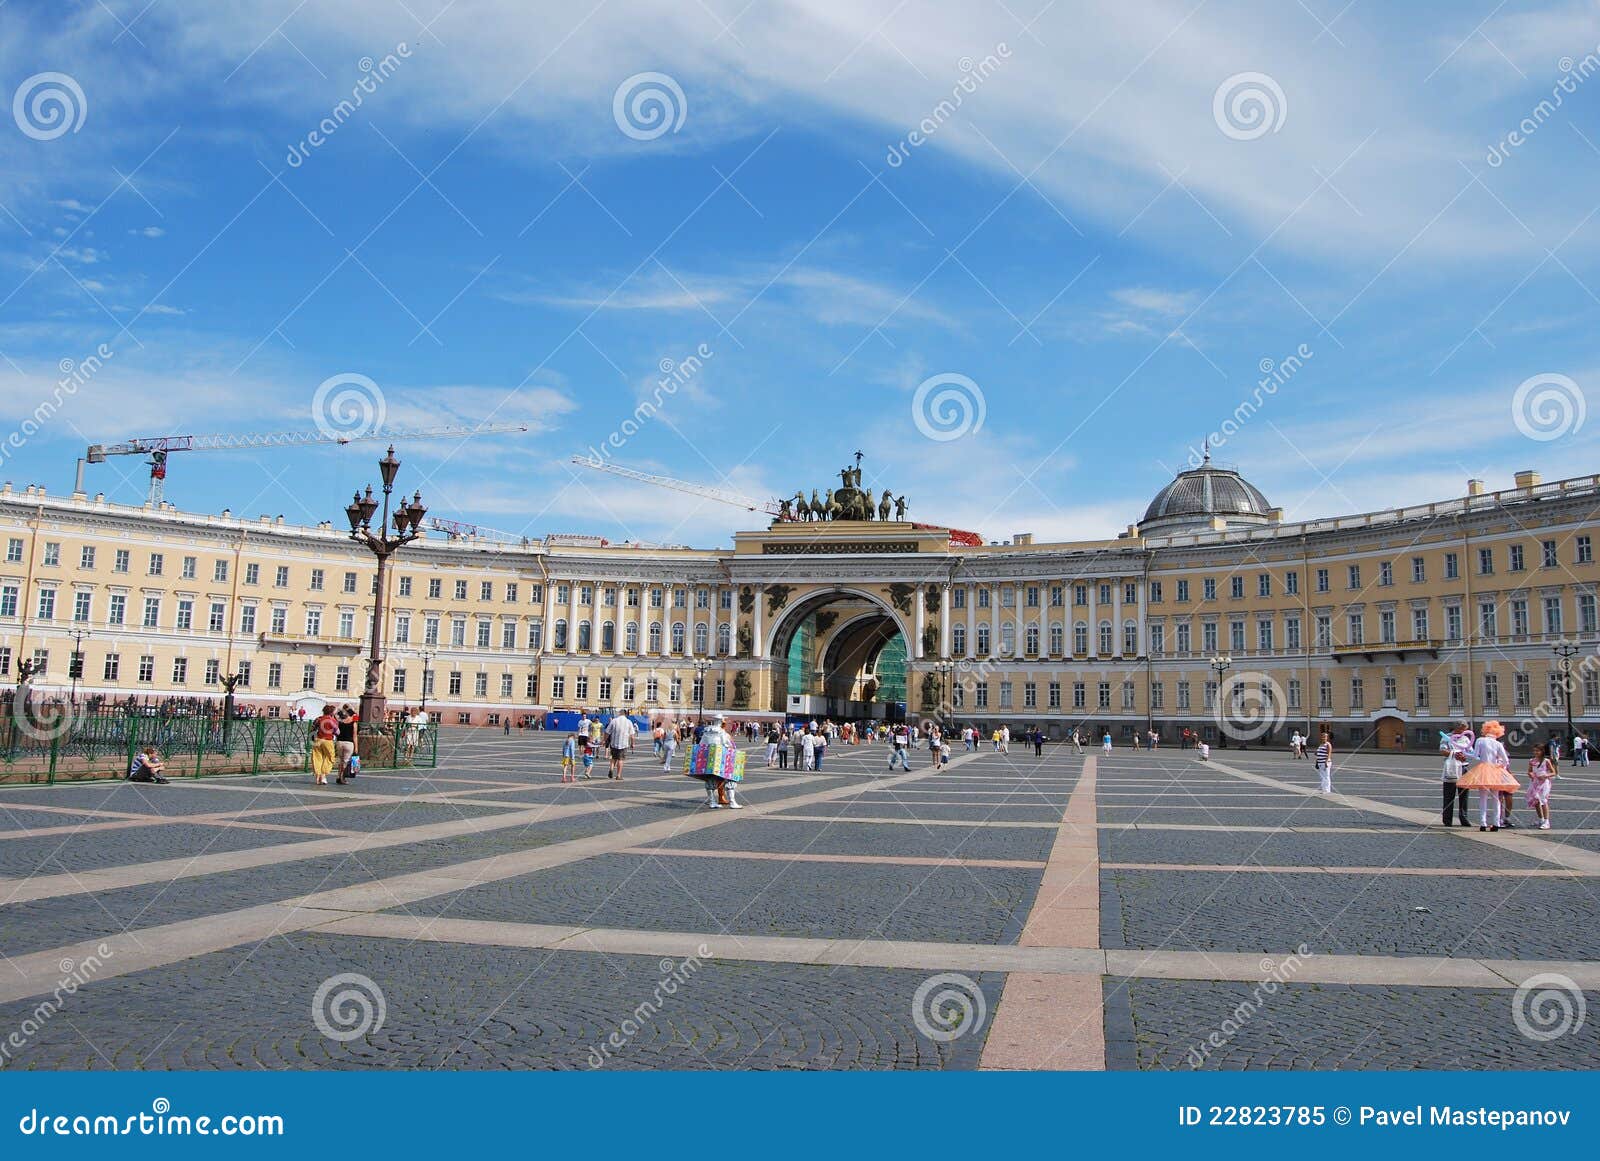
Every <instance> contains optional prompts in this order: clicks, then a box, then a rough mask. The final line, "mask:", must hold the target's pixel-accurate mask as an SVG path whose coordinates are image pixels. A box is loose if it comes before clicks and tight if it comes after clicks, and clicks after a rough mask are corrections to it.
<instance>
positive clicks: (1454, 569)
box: [1444, 552, 1461, 580]
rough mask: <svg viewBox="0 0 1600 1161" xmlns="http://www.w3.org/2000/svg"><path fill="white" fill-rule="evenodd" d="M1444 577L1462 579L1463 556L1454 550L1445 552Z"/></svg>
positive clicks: (1446, 578)
mask: <svg viewBox="0 0 1600 1161" xmlns="http://www.w3.org/2000/svg"><path fill="white" fill-rule="evenodd" d="M1444 579H1445V580H1460V579H1461V558H1460V557H1459V556H1457V555H1456V554H1455V553H1453V552H1447V553H1445V554H1444Z"/></svg>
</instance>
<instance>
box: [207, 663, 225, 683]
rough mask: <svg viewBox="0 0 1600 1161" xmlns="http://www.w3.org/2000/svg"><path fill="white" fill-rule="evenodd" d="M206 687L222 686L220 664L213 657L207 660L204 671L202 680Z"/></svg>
mask: <svg viewBox="0 0 1600 1161" xmlns="http://www.w3.org/2000/svg"><path fill="white" fill-rule="evenodd" d="M203 680H204V681H205V683H206V684H207V685H220V684H222V662H221V661H218V660H217V659H216V658H215V657H211V658H207V660H206V671H205V677H204V679H203Z"/></svg>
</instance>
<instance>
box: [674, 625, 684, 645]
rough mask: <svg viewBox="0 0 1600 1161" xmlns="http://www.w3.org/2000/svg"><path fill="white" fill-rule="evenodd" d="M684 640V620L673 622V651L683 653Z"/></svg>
mask: <svg viewBox="0 0 1600 1161" xmlns="http://www.w3.org/2000/svg"><path fill="white" fill-rule="evenodd" d="M683 640H684V632H683V622H682V621H674V622H673V623H672V651H673V652H674V653H682V652H683Z"/></svg>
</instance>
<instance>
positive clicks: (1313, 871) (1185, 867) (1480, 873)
mask: <svg viewBox="0 0 1600 1161" xmlns="http://www.w3.org/2000/svg"><path fill="white" fill-rule="evenodd" d="M1101 866H1102V867H1104V868H1105V869H1106V870H1108V871H1226V872H1228V873H1229V874H1238V875H1248V874H1258V873H1261V872H1265V873H1267V874H1274V875H1444V876H1447V877H1450V878H1467V879H1479V878H1491V879H1498V878H1512V879H1518V878H1521V879H1584V878H1593V877H1594V876H1590V875H1584V874H1582V873H1581V872H1579V871H1562V870H1557V869H1554V868H1550V867H1535V868H1533V869H1531V870H1517V869H1507V868H1505V867H1499V868H1496V869H1493V870H1489V869H1486V868H1480V869H1466V868H1462V867H1353V866H1342V865H1341V866H1332V867H1318V866H1310V865H1307V864H1305V863H1298V864H1285V865H1282V866H1271V865H1267V864H1261V863H1204V864H1197V863H1102V864H1101Z"/></svg>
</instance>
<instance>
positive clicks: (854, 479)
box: [778, 451, 906, 523]
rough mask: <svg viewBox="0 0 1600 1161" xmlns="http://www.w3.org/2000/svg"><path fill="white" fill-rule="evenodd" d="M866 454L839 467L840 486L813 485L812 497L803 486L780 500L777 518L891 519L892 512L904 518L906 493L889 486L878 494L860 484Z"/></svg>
mask: <svg viewBox="0 0 1600 1161" xmlns="http://www.w3.org/2000/svg"><path fill="white" fill-rule="evenodd" d="M864 454H865V453H863V452H860V451H858V452H856V453H855V460H856V462H855V465H854V466H850V465H846V466H845V467H842V468H840V469H839V486H838V487H837V488H820V489H819V488H812V489H811V498H810V499H809V500H808V499H807V498H806V493H805V489H804V488H801V489H799V490H798V491H796V492H795V494H794V495H793V496H790V497H787V498H785V499H782V500H779V501H778V521H779V522H789V521H797V520H798V521H806V522H808V523H810V522H815V521H818V520H821V521H832V520H861V521H866V520H888V519H889V517H890V515H891V514H892V515H893V516H894V518H895V519H896V520H904V519H905V518H906V498H905V497H904V496H899V497H897V496H895V494H894V492H893V491H892V490H890V489H889V488H884V489H883V491H882V492H879V493H877V494H876V495H875V494H874V492H873V489H871V488H863V487H862V486H861V480H862V472H861V460H862V458H863V455H864Z"/></svg>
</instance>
